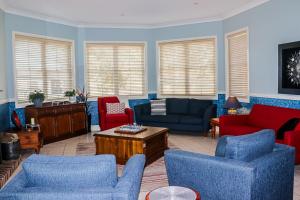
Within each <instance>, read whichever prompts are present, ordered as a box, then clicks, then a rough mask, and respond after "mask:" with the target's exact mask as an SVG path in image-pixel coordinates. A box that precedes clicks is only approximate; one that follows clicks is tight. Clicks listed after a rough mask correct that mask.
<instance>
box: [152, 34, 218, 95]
mask: <svg viewBox="0 0 300 200" xmlns="http://www.w3.org/2000/svg"><path fill="white" fill-rule="evenodd" d="M205 39H214V40H215V53H216V54H215V87H216V88H215V89H216V94H215V95H213V96H197V95H193V96H190V95H161V92H160V47H159V44H160V43H164V42H183V41H189V40H205ZM218 51H219V49H218V37H217V35H211V36H203V37H190V38H179V39H170V40H158V41H156V78H157V88H156V89H157V97H158V98H171V97H174V98H195V99H203V100H217V99H218V93H219V90H218V82H219V81H218V69H219V63H218Z"/></svg>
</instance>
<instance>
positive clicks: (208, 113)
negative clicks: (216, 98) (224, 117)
mask: <svg viewBox="0 0 300 200" xmlns="http://www.w3.org/2000/svg"><path fill="white" fill-rule="evenodd" d="M216 110H217V109H216V105H215V104H212V105H210V106H209V107H207V108H206V109H205V112H204V114H203V131H204V132H208V131H209V129H210V120H211V118H214V117H216V116H217V114H216Z"/></svg>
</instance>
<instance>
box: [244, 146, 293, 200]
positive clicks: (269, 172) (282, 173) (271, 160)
mask: <svg viewBox="0 0 300 200" xmlns="http://www.w3.org/2000/svg"><path fill="white" fill-rule="evenodd" d="M294 160H295V150H294V148H293V147H289V146H286V145H281V144H276V145H275V149H274V151H273V153H270V154H268V155H265V156H262V157H260V158H258V159H255V160H253V161H252V162H250V163H249V165H250V166H252V167H253V168H255V182H254V184H253V188H252V199H263V200H282V199H284V200H292V199H293V188H294V187H293V183H294Z"/></svg>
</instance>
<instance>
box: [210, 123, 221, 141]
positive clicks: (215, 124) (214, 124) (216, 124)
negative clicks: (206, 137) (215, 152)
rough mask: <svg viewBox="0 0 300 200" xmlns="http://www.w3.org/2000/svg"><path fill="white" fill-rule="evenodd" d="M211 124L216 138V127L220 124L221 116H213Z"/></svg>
mask: <svg viewBox="0 0 300 200" xmlns="http://www.w3.org/2000/svg"><path fill="white" fill-rule="evenodd" d="M210 125H211V132H210V133H211V137H212V138H216V128H217V126H218V127H219V126H220V119H219V118H212V119H211V120H210Z"/></svg>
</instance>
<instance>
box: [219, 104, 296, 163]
mask: <svg viewBox="0 0 300 200" xmlns="http://www.w3.org/2000/svg"><path fill="white" fill-rule="evenodd" d="M292 118H300V110H298V109H290V108H282V107H275V106H267V105H260V104H255V105H254V106H253V108H252V110H251V112H250V114H249V115H234V116H231V115H226V116H221V117H220V135H221V136H223V135H234V136H236V135H244V134H249V133H253V132H256V131H259V130H262V129H273V130H274V131H275V133H277V131H278V129H279V128H280V127H281V126H282V125H283V124H285V123H286V122H287V121H288V120H290V119H292ZM276 142H277V143H281V144H286V145H289V146H293V147H295V148H296V163H297V164H298V163H300V123H299V124H298V125H297V126H296V128H295V130H293V131H287V132H286V133H285V134H284V139H283V140H276Z"/></svg>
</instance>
